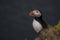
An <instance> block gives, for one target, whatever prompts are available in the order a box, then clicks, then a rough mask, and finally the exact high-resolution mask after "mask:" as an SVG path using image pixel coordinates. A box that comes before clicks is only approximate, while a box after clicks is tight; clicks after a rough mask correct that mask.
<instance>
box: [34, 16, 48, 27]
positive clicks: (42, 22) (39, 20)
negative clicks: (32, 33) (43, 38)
mask: <svg viewBox="0 0 60 40" xmlns="http://www.w3.org/2000/svg"><path fill="white" fill-rule="evenodd" d="M35 20H36V21H38V22H39V23H40V24H41V25H42V26H43V28H47V24H46V23H45V22H44V20H43V19H42V16H40V17H35Z"/></svg>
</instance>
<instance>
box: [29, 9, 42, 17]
mask: <svg viewBox="0 0 60 40" xmlns="http://www.w3.org/2000/svg"><path fill="white" fill-rule="evenodd" d="M29 15H30V16H34V17H40V16H41V15H42V14H41V12H40V11H39V10H33V11H31V12H30V13H29Z"/></svg>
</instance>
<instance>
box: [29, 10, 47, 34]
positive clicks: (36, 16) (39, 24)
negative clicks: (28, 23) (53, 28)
mask: <svg viewBox="0 0 60 40" xmlns="http://www.w3.org/2000/svg"><path fill="white" fill-rule="evenodd" d="M29 16H31V17H33V22H32V26H33V29H34V30H35V31H36V33H39V32H40V31H41V30H42V29H45V28H47V24H46V23H45V21H44V20H43V19H42V12H41V11H40V10H37V9H34V10H32V11H30V12H29Z"/></svg>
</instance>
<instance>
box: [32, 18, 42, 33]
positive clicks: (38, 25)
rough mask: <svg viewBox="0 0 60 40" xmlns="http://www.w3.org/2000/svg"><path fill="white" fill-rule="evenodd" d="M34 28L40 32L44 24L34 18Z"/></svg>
mask: <svg viewBox="0 0 60 40" xmlns="http://www.w3.org/2000/svg"><path fill="white" fill-rule="evenodd" d="M33 28H34V30H35V31H36V32H37V33H38V32H39V31H41V30H42V25H41V24H40V23H39V22H38V21H36V20H35V19H34V20H33Z"/></svg>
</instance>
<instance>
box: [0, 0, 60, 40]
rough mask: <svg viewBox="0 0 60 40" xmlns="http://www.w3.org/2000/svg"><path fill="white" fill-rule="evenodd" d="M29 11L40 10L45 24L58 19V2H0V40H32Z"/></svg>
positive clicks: (51, 0)
mask: <svg viewBox="0 0 60 40" xmlns="http://www.w3.org/2000/svg"><path fill="white" fill-rule="evenodd" d="M31 9H39V10H41V11H42V12H43V20H44V21H45V22H46V23H47V24H50V25H56V23H57V22H58V20H59V19H60V0H0V40H24V39H25V38H26V37H27V38H28V40H33V38H34V36H35V35H36V34H35V32H34V30H33V27H32V24H31V23H32V17H30V16H29V15H28V14H29V11H30V10H31Z"/></svg>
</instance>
